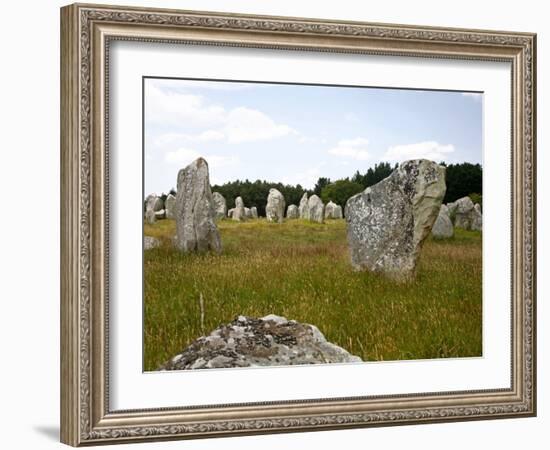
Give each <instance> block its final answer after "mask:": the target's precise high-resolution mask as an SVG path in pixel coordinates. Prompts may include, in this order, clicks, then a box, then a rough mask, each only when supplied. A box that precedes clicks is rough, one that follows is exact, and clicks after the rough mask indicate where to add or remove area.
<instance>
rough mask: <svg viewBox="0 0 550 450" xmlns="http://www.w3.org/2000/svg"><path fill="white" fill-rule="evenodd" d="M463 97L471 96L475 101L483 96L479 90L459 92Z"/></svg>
mask: <svg viewBox="0 0 550 450" xmlns="http://www.w3.org/2000/svg"><path fill="white" fill-rule="evenodd" d="M461 94H462V96H463V97H468V98H471V99H472V100H475V101H476V102H479V101H481V98H482V96H483V94H482V93H480V92H461Z"/></svg>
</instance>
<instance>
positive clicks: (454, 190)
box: [443, 163, 483, 203]
mask: <svg viewBox="0 0 550 450" xmlns="http://www.w3.org/2000/svg"><path fill="white" fill-rule="evenodd" d="M446 167H447V170H446V173H445V181H446V183H447V191H446V192H445V198H444V199H443V202H444V203H449V202H454V201H455V200H458V199H459V198H462V197H466V196H468V195H470V194H473V193H476V194H479V195H482V194H483V170H482V168H481V165H480V164H471V163H461V164H449V165H448V166H446Z"/></svg>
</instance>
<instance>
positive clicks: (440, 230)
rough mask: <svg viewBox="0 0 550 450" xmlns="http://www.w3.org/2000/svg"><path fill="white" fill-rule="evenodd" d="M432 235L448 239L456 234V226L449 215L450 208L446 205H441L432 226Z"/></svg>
mask: <svg viewBox="0 0 550 450" xmlns="http://www.w3.org/2000/svg"><path fill="white" fill-rule="evenodd" d="M432 236H433V237H434V238H436V239H448V238H452V237H453V236H454V227H453V223H452V222H451V218H450V217H449V209H448V208H447V207H446V206H445V205H441V209H440V210H439V214H438V215H437V219H436V220H435V222H434V225H433V227H432Z"/></svg>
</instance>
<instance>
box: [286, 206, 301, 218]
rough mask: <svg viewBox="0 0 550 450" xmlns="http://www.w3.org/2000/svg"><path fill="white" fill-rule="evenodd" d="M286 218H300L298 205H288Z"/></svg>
mask: <svg viewBox="0 0 550 450" xmlns="http://www.w3.org/2000/svg"><path fill="white" fill-rule="evenodd" d="M286 218H287V219H297V218H298V207H297V206H296V205H288V208H287V209H286Z"/></svg>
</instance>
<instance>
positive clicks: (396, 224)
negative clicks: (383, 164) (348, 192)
mask: <svg viewBox="0 0 550 450" xmlns="http://www.w3.org/2000/svg"><path fill="white" fill-rule="evenodd" d="M445 190H446V186H445V168H444V167H442V166H439V165H438V164H436V163H434V162H432V161H428V160H425V159H419V160H411V161H406V162H404V163H402V164H400V165H399V167H397V169H395V170H394V171H393V172H392V173H391V174H390V176H389V177H387V178H385V179H384V180H382V181H380V182H379V183H377V184H375V185H374V186H370V187H368V188H367V189H365V190H364V191H363V192H361V193H359V194H357V195H354V196H353V197H351V198H350V199H349V200H348V201H347V203H346V208H345V216H346V222H347V229H348V230H347V234H348V242H349V247H350V252H351V263H352V265H353V267H354V268H355V269H357V270H370V271H373V272H382V273H384V274H386V275H388V276H389V277H391V278H394V279H396V280H399V281H401V280H406V279H410V278H412V277H413V276H414V274H415V269H416V263H417V261H418V257H419V255H420V250H421V248H422V244H423V243H424V240H425V239H426V237H427V236H428V234H429V233H430V230H431V229H432V226H433V224H434V222H435V220H436V218H437V216H438V213H439V210H440V207H441V201H442V200H443V197H444V196H445Z"/></svg>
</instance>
